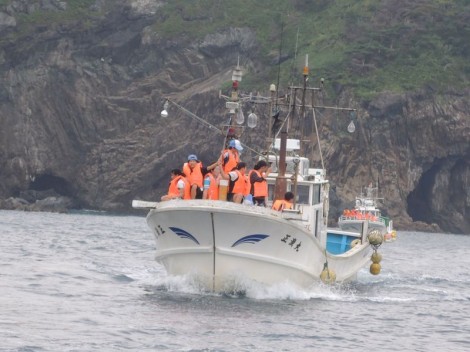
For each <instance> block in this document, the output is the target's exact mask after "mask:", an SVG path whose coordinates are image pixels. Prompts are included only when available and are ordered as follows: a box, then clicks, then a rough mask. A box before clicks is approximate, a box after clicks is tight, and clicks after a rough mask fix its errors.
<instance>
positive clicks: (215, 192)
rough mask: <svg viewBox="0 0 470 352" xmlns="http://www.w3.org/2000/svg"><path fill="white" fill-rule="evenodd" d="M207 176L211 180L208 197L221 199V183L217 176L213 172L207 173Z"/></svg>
mask: <svg viewBox="0 0 470 352" xmlns="http://www.w3.org/2000/svg"><path fill="white" fill-rule="evenodd" d="M206 178H209V180H210V184H209V189H208V190H207V199H212V200H219V184H218V182H217V180H216V178H215V177H214V175H212V173H209V174H207V175H206Z"/></svg>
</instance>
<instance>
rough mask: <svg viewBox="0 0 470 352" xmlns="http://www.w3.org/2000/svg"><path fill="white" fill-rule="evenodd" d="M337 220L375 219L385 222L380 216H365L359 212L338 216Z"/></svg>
mask: <svg viewBox="0 0 470 352" xmlns="http://www.w3.org/2000/svg"><path fill="white" fill-rule="evenodd" d="M339 220H341V221H348V220H361V221H362V220H369V221H376V222H382V223H384V224H385V223H386V222H385V219H383V218H382V217H376V216H366V215H360V214H357V215H341V216H340V217H339Z"/></svg>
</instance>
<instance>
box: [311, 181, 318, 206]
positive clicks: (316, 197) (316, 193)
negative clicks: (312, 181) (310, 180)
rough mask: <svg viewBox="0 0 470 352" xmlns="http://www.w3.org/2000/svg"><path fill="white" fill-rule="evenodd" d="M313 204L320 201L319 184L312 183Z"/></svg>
mask: <svg viewBox="0 0 470 352" xmlns="http://www.w3.org/2000/svg"><path fill="white" fill-rule="evenodd" d="M312 201H313V204H318V203H320V185H313V197H312Z"/></svg>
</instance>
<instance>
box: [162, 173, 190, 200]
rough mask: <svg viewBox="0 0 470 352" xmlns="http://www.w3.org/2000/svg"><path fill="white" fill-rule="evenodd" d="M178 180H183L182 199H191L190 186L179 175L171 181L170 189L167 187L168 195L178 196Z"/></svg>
mask: <svg viewBox="0 0 470 352" xmlns="http://www.w3.org/2000/svg"><path fill="white" fill-rule="evenodd" d="M179 180H183V182H184V193H183V199H191V185H190V184H189V182H188V180H187V179H186V178H185V177H183V176H180V175H179V176H176V177H175V178H174V179H173V180H171V182H170V187H168V195H169V196H178V197H179V196H180V191H179V189H178V182H179Z"/></svg>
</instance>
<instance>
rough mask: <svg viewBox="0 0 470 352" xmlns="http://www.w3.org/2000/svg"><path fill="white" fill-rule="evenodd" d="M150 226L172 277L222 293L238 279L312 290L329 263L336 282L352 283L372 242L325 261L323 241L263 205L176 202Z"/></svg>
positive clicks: (164, 206) (153, 215) (153, 214)
mask: <svg viewBox="0 0 470 352" xmlns="http://www.w3.org/2000/svg"><path fill="white" fill-rule="evenodd" d="M147 223H148V225H149V227H150V229H151V230H152V232H153V234H154V236H155V240H156V246H157V252H156V260H157V261H158V262H160V263H161V264H163V266H164V267H165V269H166V270H167V272H168V274H170V275H186V274H192V275H194V276H195V277H197V279H198V281H199V282H200V283H201V284H202V285H203V286H204V287H205V288H206V289H207V290H210V291H224V290H225V289H227V288H228V286H230V285H231V284H232V283H233V281H234V279H237V278H246V279H249V280H254V281H257V282H260V283H264V284H275V283H280V282H284V281H290V282H292V283H294V284H296V285H298V286H301V287H308V286H309V285H311V284H312V283H313V282H315V281H316V280H318V279H319V278H320V274H321V272H322V270H323V266H324V264H325V261H326V260H327V261H328V267H329V269H330V270H333V271H334V272H335V273H336V277H337V281H348V280H352V279H355V277H356V274H357V272H358V271H359V270H360V269H361V268H362V267H363V266H364V265H365V264H366V263H367V262H368V261H369V254H370V246H369V245H368V243H364V244H363V245H358V246H356V247H354V248H353V249H352V250H349V251H347V252H345V253H342V254H340V255H331V254H326V255H327V257H325V253H326V252H325V250H324V249H323V247H322V246H321V244H320V243H321V241H320V240H319V239H317V238H316V237H314V236H313V235H312V234H311V233H310V232H308V231H307V229H306V228H305V227H304V226H301V225H299V224H297V223H295V222H293V221H292V220H287V219H285V218H284V215H283V214H282V213H280V212H274V211H272V210H270V209H266V208H261V207H253V206H246V205H239V204H234V203H229V202H222V201H203V200H192V201H180V200H175V201H169V202H162V203H158V204H157V205H156V208H155V209H152V210H150V212H149V214H148V216H147ZM227 285H228V286H227Z"/></svg>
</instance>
